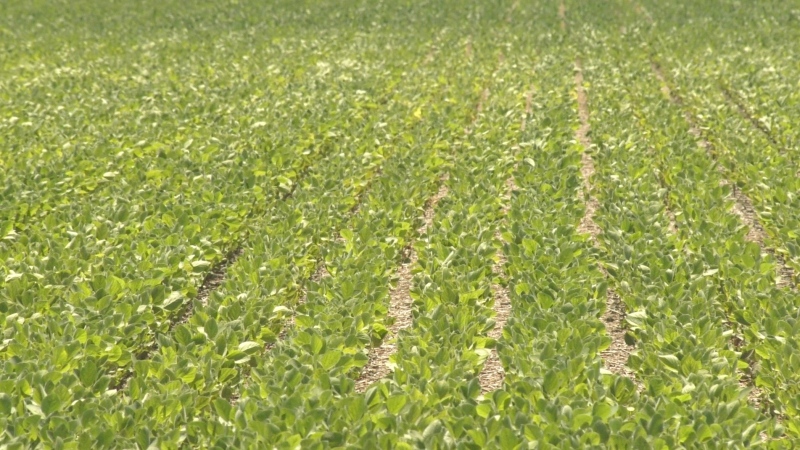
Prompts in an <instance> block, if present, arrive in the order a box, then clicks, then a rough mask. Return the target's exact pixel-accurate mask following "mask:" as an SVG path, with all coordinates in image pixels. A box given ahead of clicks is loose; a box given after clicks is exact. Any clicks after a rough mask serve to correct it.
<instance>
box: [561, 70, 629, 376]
mask: <svg viewBox="0 0 800 450" xmlns="http://www.w3.org/2000/svg"><path fill="white" fill-rule="evenodd" d="M575 68H576V70H575V90H576V93H577V101H578V117H579V120H580V126H579V127H578V129H577V130H576V131H575V138H576V139H577V141H578V142H579V143H580V144H581V146H583V148H584V151H583V153H582V154H581V178H582V180H583V188H582V191H583V192H582V195H581V196H582V197H583V198H584V199H585V201H586V212H585V214H584V216H583V218H582V219H581V223H580V225H579V226H578V232H580V233H587V234H589V235H590V236H591V239H592V242H593V244H594V245H595V246H598V245H599V242H598V236H599V235H600V227H598V226H597V224H596V223H595V222H594V216H595V214H596V212H597V210H598V208H599V207H600V204H599V202H598V201H597V198H596V197H595V196H594V195H592V184H591V180H592V176H594V173H595V168H594V161H593V160H592V156H591V155H590V153H589V150H590V149H591V148H592V142H591V140H590V139H589V131H590V126H589V101H588V97H587V95H586V90H585V89H584V87H583V70H582V67H581V62H580V60H576V61H575ZM598 264H599V268H600V271H601V272H603V274H604V275H605V276H606V278H608V272H607V271H606V269H605V267H603V265H602V263H598ZM601 320H602V321H603V324H605V326H606V331H607V333H608V335H609V337H610V338H611V345H610V346H609V347H608V348H607V349H606V350H604V351H602V352H601V356H602V358H603V361H605V365H606V367H607V368H608V369H609V370H610V371H612V372H614V373H616V374H618V375H623V376H626V377H629V378H631V379H633V378H634V374H633V371H632V370H630V369H629V368H628V367H627V361H628V357H629V356H630V353H631V351H632V348H631V347H630V346H628V345H627V344H626V342H625V327H624V323H625V305H624V304H623V303H622V300H621V298H620V296H619V295H618V294H617V293H616V292H615V291H614V290H613V289H611V288H609V289H608V291H607V292H606V308H605V312H603V316H602V318H601Z"/></svg>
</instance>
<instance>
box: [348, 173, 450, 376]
mask: <svg viewBox="0 0 800 450" xmlns="http://www.w3.org/2000/svg"><path fill="white" fill-rule="evenodd" d="M447 178H448V177H447V175H445V176H444V177H442V180H441V183H440V185H439V191H438V192H437V193H436V194H435V195H434V196H433V197H431V198H430V199H429V200H428V202H427V205H426V206H425V212H424V215H423V224H422V226H421V227H420V228H419V230H417V235H418V236H423V235H424V234H425V233H426V232H427V231H428V228H430V227H431V225H432V224H433V216H434V212H435V208H436V205H437V204H438V203H439V201H440V200H441V199H442V198H444V197H445V196H447V192H448V190H447V185H446V181H447ZM403 254H404V256H405V257H407V259H406V262H404V263H403V264H402V265H401V266H400V268H399V269H398V270H397V278H398V280H397V284H396V285H395V287H394V288H393V289H392V290H391V292H390V293H389V317H391V318H392V319H394V323H392V324H391V325H390V326H389V335H387V336H386V337H384V339H383V342H382V343H381V346H380V347H377V348H374V349H372V350H371V351H370V352H369V361H368V362H367V365H366V366H365V367H364V370H362V371H361V374H360V375H359V377H358V379H357V380H356V391H357V392H364V391H366V390H367V388H368V387H369V386H370V385H371V384H372V383H374V382H375V381H377V380H379V379H381V378H383V377H385V376H386V375H388V374H389V372H390V368H389V357H390V356H391V355H393V354H394V352H395V351H396V350H397V347H396V345H395V343H394V340H393V338H396V337H397V335H398V333H399V332H400V330H403V329H406V328H408V327H410V326H411V324H412V322H413V320H414V318H413V316H412V306H413V300H412V299H411V282H412V278H413V275H412V274H411V268H412V267H414V265H415V264H416V263H417V259H418V256H417V252H416V251H415V250H414V242H413V241H412V242H409V243H408V244H406V247H405V248H404V249H403Z"/></svg>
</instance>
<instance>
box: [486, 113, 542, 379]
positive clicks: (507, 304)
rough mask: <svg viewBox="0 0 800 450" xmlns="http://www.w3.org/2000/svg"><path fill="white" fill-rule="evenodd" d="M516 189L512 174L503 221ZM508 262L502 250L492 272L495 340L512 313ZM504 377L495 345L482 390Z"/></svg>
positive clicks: (498, 235)
mask: <svg viewBox="0 0 800 450" xmlns="http://www.w3.org/2000/svg"><path fill="white" fill-rule="evenodd" d="M529 98H530V97H529ZM516 168H517V167H516V165H515V166H514V169H513V172H515V171H516ZM516 189H517V186H516V183H515V182H514V176H513V175H512V176H511V177H509V178H508V180H506V191H505V193H504V194H503V197H502V200H503V209H502V211H501V214H502V217H503V222H506V218H507V217H508V212H509V209H510V208H511V203H510V202H511V196H512V194H513V192H514V191H515V190H516ZM494 238H495V240H496V241H497V242H500V243H502V242H503V236H502V234H501V233H500V230H499V229H498V231H497V232H495V235H494ZM507 264H508V259H507V258H506V255H505V252H504V251H503V250H501V251H500V252H499V254H498V258H497V262H496V263H495V264H494V266H492V273H493V274H494V275H495V277H497V278H498V279H499V280H500V282H495V283H493V284H492V293H493V295H494V314H495V317H494V327H492V329H491V330H490V331H489V333H488V334H489V337H490V338H492V339H494V340H495V341H497V340H499V339H500V338H501V337H502V336H503V328H504V327H505V326H506V322H507V321H508V317H509V316H510V315H511V295H510V293H509V292H508V288H507V287H506V283H507V282H508V280H507V279H506V278H507V277H506V274H505V267H506V265H507ZM504 379H505V370H504V369H503V365H502V363H501V362H500V356H499V355H498V353H497V347H496V346H495V347H494V348H492V351H491V353H490V354H489V356H488V357H487V359H486V362H484V364H483V368H482V369H481V373H480V375H479V376H478V380H479V381H480V384H481V392H482V393H484V394H486V393H489V392H492V391H495V390H497V389H499V388H500V387H501V386H503V380H504Z"/></svg>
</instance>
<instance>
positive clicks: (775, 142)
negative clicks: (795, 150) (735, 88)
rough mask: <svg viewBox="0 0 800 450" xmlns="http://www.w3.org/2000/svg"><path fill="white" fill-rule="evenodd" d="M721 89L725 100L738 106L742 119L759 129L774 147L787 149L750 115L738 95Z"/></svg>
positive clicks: (723, 88)
mask: <svg viewBox="0 0 800 450" xmlns="http://www.w3.org/2000/svg"><path fill="white" fill-rule="evenodd" d="M721 89H722V93H723V94H724V95H725V98H726V99H727V100H728V101H729V102H730V103H732V104H734V105H735V106H736V109H737V110H738V111H739V114H741V116H742V117H744V118H745V119H747V121H749V122H750V123H751V124H752V125H753V127H755V128H756V129H758V131H760V132H761V133H763V134H764V136H765V137H766V138H767V140H768V141H769V142H770V143H771V144H772V145H774V146H775V148H777V149H781V150H783V151H785V149H783V148H782V146H781V145H780V143H779V142H778V140H777V139H775V136H774V135H773V134H772V132H771V131H769V129H767V127H765V126H764V124H763V123H761V121H760V120H758V119H756V117H755V116H753V114H751V113H750V111H749V110H748V109H747V107H746V106H745V104H744V103H743V102H742V100H741V99H740V98H739V96H738V95H736V94H734V93H733V92H732V91H731V90H730V89H728V88H727V87H726V86H721Z"/></svg>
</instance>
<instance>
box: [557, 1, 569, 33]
mask: <svg viewBox="0 0 800 450" xmlns="http://www.w3.org/2000/svg"><path fill="white" fill-rule="evenodd" d="M558 18H559V19H561V31H567V7H566V5H564V0H561V2H560V3H559V4H558Z"/></svg>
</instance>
